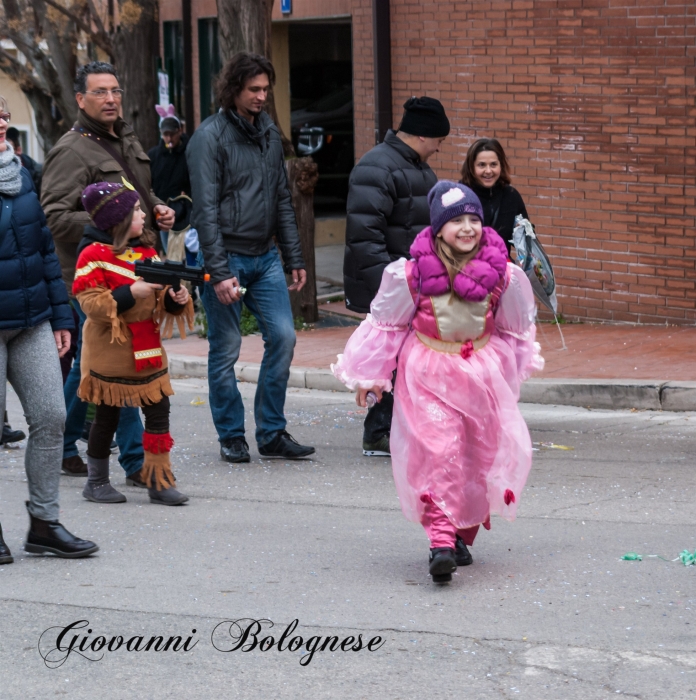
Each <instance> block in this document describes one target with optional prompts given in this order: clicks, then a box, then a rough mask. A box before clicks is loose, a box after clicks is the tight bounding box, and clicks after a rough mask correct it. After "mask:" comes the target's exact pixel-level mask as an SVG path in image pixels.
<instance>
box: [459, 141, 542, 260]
mask: <svg viewBox="0 0 696 700" xmlns="http://www.w3.org/2000/svg"><path fill="white" fill-rule="evenodd" d="M460 182H461V183H462V184H463V185H466V186H467V187H471V189H472V190H473V191H474V192H476V194H477V196H478V198H479V199H480V200H481V205H482V206H483V216H484V220H483V225H484V226H490V227H491V228H492V229H494V230H495V231H497V232H498V234H499V235H500V237H501V238H502V239H503V241H504V242H505V246H506V247H507V251H508V257H509V256H510V246H511V245H512V243H511V241H512V230H513V229H514V228H515V217H516V216H517V215H518V214H522V216H524V218H525V219H528V218H529V216H528V214H527V209H526V207H525V206H524V201H523V200H522V195H520V193H519V192H518V191H517V190H516V189H515V188H514V187H513V186H512V185H511V184H510V167H509V165H508V162H507V158H506V157H505V151H504V150H503V147H502V146H501V145H500V141H498V139H479V140H478V141H474V143H472V144H471V146H470V147H469V150H468V152H467V154H466V160H465V161H464V164H463V165H462V179H461V180H460Z"/></svg>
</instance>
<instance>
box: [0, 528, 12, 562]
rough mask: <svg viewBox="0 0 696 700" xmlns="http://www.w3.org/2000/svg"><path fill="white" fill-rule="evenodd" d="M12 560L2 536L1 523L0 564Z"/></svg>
mask: <svg viewBox="0 0 696 700" xmlns="http://www.w3.org/2000/svg"><path fill="white" fill-rule="evenodd" d="M13 561H14V557H13V556H12V552H10V548H9V547H8V546H7V545H6V544H5V540H4V539H3V538H2V525H0V564H11V563H12V562H13Z"/></svg>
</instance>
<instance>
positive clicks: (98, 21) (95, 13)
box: [87, 0, 112, 56]
mask: <svg viewBox="0 0 696 700" xmlns="http://www.w3.org/2000/svg"><path fill="white" fill-rule="evenodd" d="M87 7H89V14H90V16H91V17H92V21H93V22H94V23H95V24H96V25H97V31H98V32H99V34H101V35H102V36H105V37H107V38H108V36H109V33H108V32H107V31H106V27H105V26H104V23H103V22H102V19H101V17H100V16H99V12H98V10H97V7H96V5H95V4H94V1H93V0H87ZM109 55H110V56H111V55H112V54H111V52H109Z"/></svg>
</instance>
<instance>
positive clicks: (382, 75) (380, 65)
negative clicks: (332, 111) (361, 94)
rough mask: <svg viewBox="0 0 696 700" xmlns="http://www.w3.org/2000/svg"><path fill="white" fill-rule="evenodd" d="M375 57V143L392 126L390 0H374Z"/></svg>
mask: <svg viewBox="0 0 696 700" xmlns="http://www.w3.org/2000/svg"><path fill="white" fill-rule="evenodd" d="M372 34H373V44H374V58H375V144H378V143H381V142H382V140H383V139H384V137H385V135H386V133H387V130H388V129H391V128H392V84H391V83H392V80H391V23H390V12H389V0H372Z"/></svg>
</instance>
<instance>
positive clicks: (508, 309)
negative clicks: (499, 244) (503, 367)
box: [495, 263, 544, 381]
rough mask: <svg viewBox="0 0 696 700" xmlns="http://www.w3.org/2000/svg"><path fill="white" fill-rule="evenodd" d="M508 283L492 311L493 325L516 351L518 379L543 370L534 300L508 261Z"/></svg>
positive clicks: (520, 273) (521, 275) (521, 273)
mask: <svg viewBox="0 0 696 700" xmlns="http://www.w3.org/2000/svg"><path fill="white" fill-rule="evenodd" d="M507 267H508V284H507V286H506V287H505V291H504V292H503V294H502V296H501V297H500V303H499V305H498V308H497V310H496V312H495V327H496V330H497V332H498V334H499V335H500V337H501V338H502V339H503V340H505V341H506V342H507V343H508V345H509V346H510V347H511V348H512V350H513V352H514V353H515V358H516V360H517V371H518V372H519V376H520V381H525V380H526V379H529V377H530V376H531V375H532V373H534V372H539V371H540V370H542V369H544V358H543V357H542V356H541V354H540V353H541V346H540V345H539V343H537V342H535V338H536V325H535V323H534V321H535V319H536V300H535V298H534V292H533V291H532V285H531V284H530V283H529V280H528V279H527V275H526V274H525V273H524V271H523V270H522V269H521V268H520V267H518V266H517V265H514V264H513V263H508V266H507Z"/></svg>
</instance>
